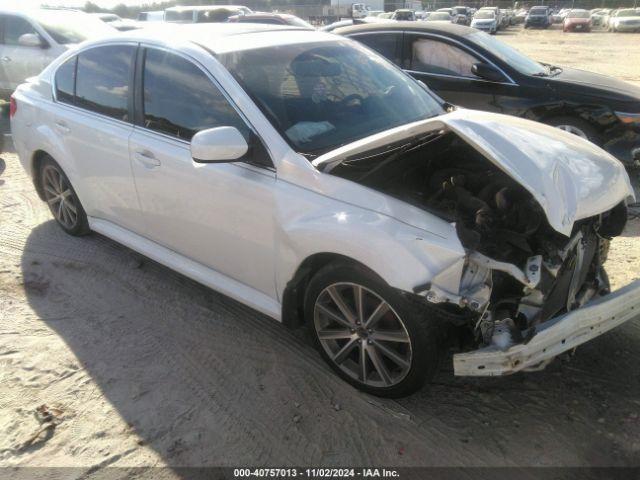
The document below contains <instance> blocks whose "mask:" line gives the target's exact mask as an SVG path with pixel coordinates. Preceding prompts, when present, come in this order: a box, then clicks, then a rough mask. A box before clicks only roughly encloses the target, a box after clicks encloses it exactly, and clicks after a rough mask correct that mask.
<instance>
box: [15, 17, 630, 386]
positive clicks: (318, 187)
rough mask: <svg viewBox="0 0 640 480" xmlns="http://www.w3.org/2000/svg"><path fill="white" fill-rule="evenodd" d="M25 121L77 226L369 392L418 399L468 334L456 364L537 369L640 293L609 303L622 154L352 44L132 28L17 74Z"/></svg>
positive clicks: (492, 370)
mask: <svg viewBox="0 0 640 480" xmlns="http://www.w3.org/2000/svg"><path fill="white" fill-rule="evenodd" d="M97 58H99V59H100V61H99V62H98V61H95V59H97ZM109 62H111V63H114V64H116V65H117V66H118V68H117V69H101V68H100V65H102V64H105V63H107V64H110V63H109ZM92 69H95V70H96V71H95V72H94V71H93V70H92ZM74 72H77V73H74ZM90 73H91V74H90ZM107 80H108V81H107ZM103 84H104V85H103ZM94 85H98V86H97V87H95V88H94ZM102 86H109V87H110V88H109V89H107V88H104V89H101V87H102ZM116 87H117V88H116ZM94 90H96V91H98V90H99V91H100V92H102V91H106V90H109V91H110V92H112V95H114V105H116V106H117V108H116V107H113V106H112V107H109V108H106V107H105V108H102V109H100V110H99V109H97V107H96V106H99V105H100V104H101V103H100V102H103V101H104V96H103V94H102V93H94ZM143 92H144V94H143ZM176 99H180V101H177V100H176ZM116 100H117V102H116ZM107 107H108V105H107ZM114 115H117V118H115V117H114ZM11 122H12V131H13V138H14V143H15V145H16V150H17V151H18V154H19V156H20V160H21V162H22V163H23V165H24V167H25V169H26V170H27V171H28V172H29V173H30V174H31V176H32V178H33V180H34V183H35V187H36V190H37V191H38V192H39V194H40V196H41V198H42V199H43V200H45V201H47V203H48V204H49V206H50V208H51V211H52V214H53V215H54V217H55V218H56V220H57V222H58V223H59V224H60V226H61V228H62V229H63V230H65V231H66V232H67V233H69V234H72V235H81V234H85V233H88V232H89V231H95V232H99V233H101V234H103V235H106V236H108V237H110V238H112V239H114V240H116V241H118V242H121V243H123V244H125V245H127V246H129V247H130V248H133V249H135V250H137V251H139V252H141V253H142V254H144V255H147V256H148V257H150V258H152V259H154V260H156V261H158V262H160V263H163V264H165V265H167V266H169V267H170V268H172V269H174V270H176V271H178V272H181V273H183V274H184V275H187V276H189V277H191V278H193V279H195V280H197V281H199V282H201V283H203V284H205V285H207V286H209V287H211V288H214V289H216V290H218V291H220V292H222V293H224V294H226V295H229V296H231V297H233V298H235V299H236V300H238V301H241V302H243V303H244V304H247V305H249V306H251V307H253V308H255V309H257V310H259V311H261V312H262V313H264V314H266V315H268V316H270V317H272V318H274V319H276V320H279V321H282V322H283V323H284V324H285V325H288V326H295V325H298V324H299V323H301V322H304V323H306V324H307V325H308V327H309V329H310V332H311V333H312V335H313V338H314V341H315V343H316V345H317V347H318V349H319V351H320V354H321V355H322V357H323V358H324V359H325V360H326V361H327V363H328V364H329V365H330V366H331V368H332V369H333V370H334V371H335V372H336V373H337V374H338V375H340V376H341V377H342V378H343V379H344V380H346V381H347V382H349V383H351V384H352V385H354V386H356V387H357V388H360V389H362V390H365V391H367V392H370V393H373V394H376V395H381V396H400V395H407V394H409V393H411V392H413V391H415V390H417V389H418V388H420V387H421V386H422V385H423V384H425V382H427V381H429V380H430V379H431V378H432V376H433V375H434V374H435V372H436V370H437V367H438V365H439V363H440V360H441V359H442V358H444V352H445V351H446V350H447V348H448V347H449V346H451V345H452V344H453V343H454V341H455V344H456V345H457V346H458V348H459V351H458V353H457V354H455V355H454V357H453V366H454V372H455V374H456V375H473V376H478V375H484V376H488V375H506V374H510V373H514V372H517V371H521V370H534V369H540V368H543V367H544V366H545V365H546V364H547V363H548V362H549V361H551V360H552V359H553V358H554V357H556V356H557V355H559V354H561V353H563V352H566V351H568V350H570V349H574V348H575V347H577V346H578V345H580V344H582V343H584V342H586V341H588V340H590V339H592V338H594V337H596V336H598V335H600V334H602V333H604V332H606V331H608V330H610V329H612V328H614V327H615V326H617V325H620V324H621V323H623V322H625V321H627V320H630V319H631V318H633V317H634V316H636V315H637V313H638V309H639V308H640V294H639V293H640V283H639V282H635V283H633V284H630V285H627V286H626V287H624V288H622V289H619V290H617V291H615V292H611V291H610V286H609V282H608V280H607V275H606V272H605V268H604V265H605V262H606V260H607V252H608V247H609V242H610V240H611V239H612V238H614V237H615V236H616V235H620V233H621V232H622V231H623V228H624V226H625V222H626V219H627V205H628V204H629V202H630V201H633V200H634V194H633V190H632V188H631V185H630V182H629V177H628V176H627V173H626V172H625V169H624V168H623V166H622V164H621V163H620V162H619V161H618V160H616V159H615V158H613V157H612V156H611V155H609V154H608V153H606V152H605V151H603V150H601V149H600V148H598V147H597V146H595V145H593V144H592V143H589V142H588V141H586V140H584V139H582V138H579V137H577V136H574V135H571V134H569V133H567V132H564V131H561V130H558V129H555V128H552V127H549V126H545V125H542V124H538V123H534V122H531V121H528V120H524V119H519V118H514V117H508V116H503V115H497V114H491V113H485V112H476V111H472V110H463V109H454V108H451V107H450V106H449V105H447V104H445V103H444V102H442V101H441V100H440V99H439V98H438V97H437V96H435V95H433V94H432V93H431V92H430V91H429V90H428V89H427V88H426V87H425V86H424V85H421V84H420V83H419V82H417V81H416V80H414V79H412V78H411V77H409V76H408V75H406V74H405V73H404V72H402V71H401V70H400V69H398V68H396V67H395V66H394V65H392V64H391V63H389V62H387V61H386V60H385V59H383V58H382V57H380V56H378V55H377V54H375V53H374V52H372V51H370V50H368V49H366V48H365V47H363V46H361V45H359V44H357V43H355V42H353V41H351V40H347V39H343V38H338V37H335V36H333V35H330V34H325V33H321V32H309V31H303V30H295V29H288V28H278V27H271V26H255V25H253V26H251V25H246V26H243V25H224V26H220V28H216V29H211V28H209V27H206V28H200V27H199V26H193V27H191V26H188V27H183V28H179V29H175V31H172V32H171V35H168V34H167V33H166V31H165V30H163V32H161V33H160V32H154V31H152V30H139V31H135V32H128V33H124V34H121V35H119V36H118V37H117V38H115V37H114V38H112V39H103V40H100V41H96V42H91V43H88V44H84V45H83V46H82V47H79V49H78V50H74V51H70V52H68V53H67V54H65V55H63V56H62V57H60V58H59V59H58V60H56V61H55V62H54V63H53V64H52V65H51V66H49V67H48V68H47V69H45V70H44V71H43V72H42V74H41V75H40V76H39V77H37V78H35V79H31V80H30V81H29V82H28V83H27V84H24V85H21V86H20V87H19V88H18V90H17V91H16V93H15V94H14V96H13V98H12V105H11ZM105 165H108V166H109V168H108V170H106V169H105ZM283 348H286V347H285V345H284V344H283Z"/></svg>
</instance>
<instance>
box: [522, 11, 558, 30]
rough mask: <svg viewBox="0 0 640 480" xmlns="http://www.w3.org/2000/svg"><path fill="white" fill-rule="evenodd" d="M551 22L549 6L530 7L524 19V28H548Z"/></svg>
mask: <svg viewBox="0 0 640 480" xmlns="http://www.w3.org/2000/svg"><path fill="white" fill-rule="evenodd" d="M551 23H552V21H551V10H550V9H549V7H531V9H530V10H529V13H527V16H526V17H525V19H524V28H549V27H550V26H551Z"/></svg>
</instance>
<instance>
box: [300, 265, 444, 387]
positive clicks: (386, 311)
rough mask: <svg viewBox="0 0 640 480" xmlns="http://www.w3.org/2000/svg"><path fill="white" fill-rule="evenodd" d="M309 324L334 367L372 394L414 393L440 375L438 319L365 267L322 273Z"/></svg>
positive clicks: (308, 303) (308, 300)
mask: <svg viewBox="0 0 640 480" xmlns="http://www.w3.org/2000/svg"><path fill="white" fill-rule="evenodd" d="M305 320H306V322H307V324H308V326H309V328H310V330H311V335H312V337H313V339H314V342H315V344H316V347H317V348H318V350H319V351H320V354H321V355H322V357H323V358H324V360H325V361H326V362H327V363H328V364H329V366H330V367H331V368H332V369H333V370H334V371H335V372H336V373H337V374H338V375H339V376H340V377H341V378H342V379H344V380H345V381H347V382H348V383H350V384H351V385H353V386H355V387H356V388H358V389H360V390H363V391H365V392H367V393H370V394H373V395H377V396H381V397H399V396H404V395H409V394H411V393H413V392H415V391H416V390H418V389H419V388H421V387H422V386H423V385H424V383H425V382H427V381H428V380H431V379H432V378H433V376H434V375H435V373H436V372H437V369H438V366H439V361H440V358H441V352H442V349H441V341H440V338H441V335H440V332H439V328H438V325H437V321H436V319H434V318H429V316H428V314H427V310H426V308H421V306H419V305H418V304H416V302H415V300H414V301H412V300H411V299H408V298H406V297H405V296H404V295H403V294H401V293H400V292H398V291H397V290H395V289H393V288H391V287H390V286H389V285H387V284H386V283H385V282H384V281H383V280H382V279H381V278H379V277H378V276H377V275H375V274H374V273H373V272H371V271H369V270H367V269H366V268H364V267H361V266H357V265H350V264H346V263H334V264H330V265H328V266H327V267H325V268H323V269H322V270H320V271H319V272H318V273H317V274H316V275H315V276H314V277H313V278H312V279H311V281H310V283H309V286H308V288H307V291H306V295H305Z"/></svg>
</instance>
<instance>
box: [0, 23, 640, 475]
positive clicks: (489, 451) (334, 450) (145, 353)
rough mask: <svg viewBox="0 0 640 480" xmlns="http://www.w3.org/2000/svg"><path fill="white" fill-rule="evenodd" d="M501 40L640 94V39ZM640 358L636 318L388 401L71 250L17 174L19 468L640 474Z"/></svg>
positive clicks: (10, 218) (5, 310)
mask: <svg viewBox="0 0 640 480" xmlns="http://www.w3.org/2000/svg"><path fill="white" fill-rule="evenodd" d="M500 36H501V37H502V38H503V39H505V40H507V41H509V42H511V43H513V44H516V45H517V46H518V47H519V48H522V49H523V50H526V51H527V53H529V54H531V55H533V54H535V53H538V52H539V53H540V54H539V55H535V56H536V57H537V58H540V59H542V60H547V61H552V62H554V63H559V64H565V65H570V64H571V65H577V66H584V68H588V69H593V70H600V71H604V73H608V74H611V75H617V76H619V77H621V78H626V79H629V80H635V81H638V80H640V62H638V61H632V60H631V56H632V55H636V58H637V55H638V50H637V48H636V49H635V51H633V52H631V51H630V50H629V49H628V48H627V47H630V46H634V45H635V46H637V44H638V43H637V42H638V40H639V39H640V35H609V34H595V33H594V34H591V35H589V34H585V35H579V34H564V35H563V34H562V33H561V32H558V31H548V32H526V33H525V34H522V35H518V36H516V35H513V34H503V35H500ZM565 39H566V40H565ZM592 39H593V41H592ZM561 42H565V43H561ZM616 42H618V43H619V46H618V47H617V48H612V45H614V44H616V45H618V43H616ZM627 42H628V43H627ZM634 42H636V43H634ZM595 44H597V45H602V49H601V50H598V49H597V48H595V47H594V45H595ZM568 46H570V50H571V51H569V47H568ZM571 52H573V53H571ZM602 57H604V60H606V67H603V66H602V64H601V63H600V61H601V58H602ZM597 67H600V68H597ZM603 69H604V70H603ZM639 235H640V220H638V219H635V220H632V221H631V222H630V223H629V225H628V228H627V230H626V232H625V233H624V235H623V236H622V237H620V238H618V239H616V240H615V241H614V242H613V246H612V250H611V254H610V260H609V262H608V269H609V271H610V273H611V277H612V281H613V284H614V286H616V287H619V286H621V285H623V284H625V283H628V282H629V281H631V280H633V279H635V278H639V277H640V273H639V269H638V265H639V264H640V237H639ZM639 360H640V319H637V320H635V321H632V322H629V323H627V324H626V325H624V326H622V327H620V328H618V329H616V330H614V331H612V332H610V333H608V334H606V335H604V336H602V337H600V338H598V339H596V340H594V341H592V342H590V343H588V344H586V345H585V346H583V347H581V348H579V349H578V351H577V354H576V355H575V357H573V358H572V359H571V361H568V360H562V361H560V360H559V361H556V362H555V363H553V364H552V365H551V366H549V367H548V368H547V370H546V371H543V372H538V373H529V374H519V375H514V376H512V377H508V378H498V379H465V378H454V377H453V376H452V374H451V370H450V368H447V367H445V368H444V369H443V371H442V372H441V373H440V374H439V375H438V377H437V379H436V382H435V384H434V385H432V386H431V387H430V388H428V389H425V390H423V391H421V392H419V393H417V394H415V395H413V396H411V397H409V398H405V399H401V400H382V399H378V398H374V397H371V396H368V395H365V394H362V393H360V392H358V391H356V390H354V389H352V388H351V387H349V386H347V385H346V384H345V383H343V382H342V381H340V380H339V379H337V378H336V377H335V376H334V375H333V374H332V373H331V372H330V370H329V369H328V368H327V367H326V366H325V365H324V363H323V362H322V361H321V359H320V357H319V356H318V354H317V353H316V352H315V351H314V350H313V348H312V347H311V346H310V344H309V342H308V340H307V339H306V337H305V335H303V333H302V332H301V331H293V332H292V331H288V330H286V329H285V328H284V327H282V326H281V325H279V324H277V323H275V322H273V321H271V320H269V319H267V318H265V317H264V316H262V315H261V314H259V313H257V312H255V311H252V310H250V309H248V308H246V307H244V306H242V305H240V304H238V303H236V302H234V301H232V300H230V299H228V298H226V297H224V296H221V295H219V294H217V293H215V292H212V291H210V290H207V289H206V288H204V287H202V286H200V285H198V284H196V283H194V282H192V281H190V280H188V279H186V278H184V277H182V276H180V275H178V274H175V273H173V272H171V271H169V270H167V269H165V268H163V267H161V266H159V265H157V264H155V263H153V262H151V261H148V260H146V259H144V258H142V257H140V256H139V255H137V254H135V253H134V252H132V251H130V250H128V249H126V248H125V247H122V246H120V245H118V244H116V243H114V242H112V241H110V240H108V239H106V238H104V237H101V236H99V235H92V236H89V237H85V238H82V239H78V238H72V237H69V236H66V235H64V234H63V233H62V232H61V230H60V229H58V228H57V226H56V225H55V224H54V222H53V221H52V220H51V217H50V215H49V213H48V211H47V209H46V208H45V206H44V205H43V204H42V203H41V202H40V201H39V200H38V198H37V196H36V194H35V193H34V191H33V188H32V185H31V184H30V181H29V180H28V179H27V178H26V176H25V175H24V173H23V172H22V170H21V168H20V166H19V164H18V162H17V158H16V156H15V155H13V154H7V153H5V154H2V160H0V432H3V433H2V434H1V435H0V466H73V467H79V468H80V469H82V470H84V471H86V473H89V474H92V473H95V472H99V471H100V470H101V469H102V468H103V467H107V466H120V467H136V466H171V467H179V466H207V465H209V466H214V465H274V466H283V465H301V464H305V465H353V464H355V465H396V466H418V465H420V466H427V465H438V466H452V465H456V466H470V465H474V466H523V465H538V466H552V465H553V466H611V465H617V466H622V465H636V466H640V435H639V434H640V376H638V375H637V373H636V371H637V364H638V361H639ZM121 472H122V476H123V477H125V476H127V473H126V470H123V471H121ZM162 475H163V476H166V477H172V476H179V473H178V472H176V471H174V470H171V469H169V470H164V471H163V472H162Z"/></svg>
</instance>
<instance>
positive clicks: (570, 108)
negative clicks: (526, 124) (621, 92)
mask: <svg viewBox="0 0 640 480" xmlns="http://www.w3.org/2000/svg"><path fill="white" fill-rule="evenodd" d="M524 117H525V118H528V119H530V120H535V121H537V122H541V123H549V122H550V121H551V120H552V119H554V118H559V117H572V118H576V119H579V120H582V121H584V122H587V123H588V124H589V125H591V126H592V127H593V128H594V129H595V130H596V131H597V132H598V133H602V131H604V130H606V129H607V128H609V127H611V126H612V125H613V124H614V123H615V122H616V118H615V115H614V114H613V112H612V111H611V109H610V108H609V107H606V106H603V105H588V104H579V103H572V102H554V103H549V104H545V105H538V106H535V107H532V108H530V109H529V110H527V112H526V113H525V115H524Z"/></svg>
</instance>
